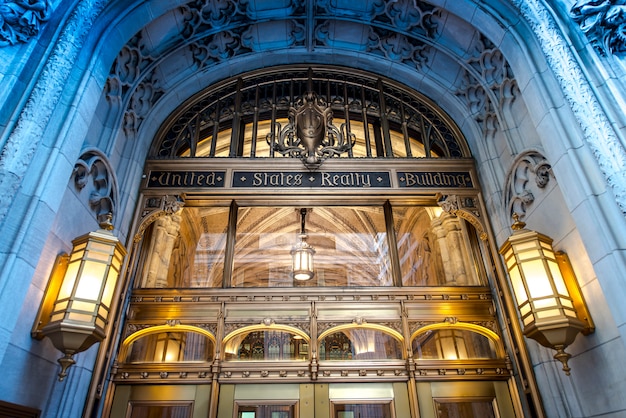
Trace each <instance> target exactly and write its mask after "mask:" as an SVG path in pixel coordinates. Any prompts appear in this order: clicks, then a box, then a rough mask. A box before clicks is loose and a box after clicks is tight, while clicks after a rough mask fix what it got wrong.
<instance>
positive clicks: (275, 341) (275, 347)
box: [224, 330, 309, 361]
mask: <svg viewBox="0 0 626 418" xmlns="http://www.w3.org/2000/svg"><path fill="white" fill-rule="evenodd" d="M224 351H225V359H226V360H251V361H265V360H269V361H272V360H274V361H278V360H307V359H308V358H309V344H308V342H307V341H306V340H304V339H303V338H302V337H301V336H299V335H296V334H292V333H289V332H286V331H274V330H272V331H252V332H249V333H245V334H240V335H237V336H235V337H233V338H231V339H229V340H228V341H227V342H226V344H225V348H224Z"/></svg>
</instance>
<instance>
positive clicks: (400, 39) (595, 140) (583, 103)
mask: <svg viewBox="0 0 626 418" xmlns="http://www.w3.org/2000/svg"><path fill="white" fill-rule="evenodd" d="M150 3H151V4H150V5H148V2H144V3H142V4H138V5H137V9H135V11H137V10H139V9H140V8H142V7H144V8H146V10H147V8H149V7H152V8H154V10H152V9H151V11H150V12H147V11H146V13H145V14H144V16H146V18H147V16H159V17H157V18H155V19H154V20H152V21H145V23H141V22H135V23H134V24H133V25H126V26H128V27H132V26H134V27H136V28H140V27H141V26H142V24H143V25H144V26H143V29H141V30H139V32H137V34H136V35H135V36H133V37H132V38H131V39H130V41H129V42H127V46H126V47H124V48H122V50H123V51H121V52H120V56H119V57H118V59H117V60H115V63H114V65H113V66H112V67H111V71H110V74H109V77H108V82H107V84H106V88H105V92H104V93H105V96H106V97H107V99H109V98H110V100H111V103H120V100H121V101H123V103H120V104H121V105H122V106H123V107H122V109H127V110H126V111H124V110H122V111H120V112H116V115H115V116H114V117H113V118H112V119H115V118H116V117H117V115H118V113H119V114H120V116H119V119H118V120H117V122H114V123H113V125H115V127H119V126H123V127H124V128H125V129H126V133H127V135H128V136H127V138H129V139H132V138H133V137H132V135H129V134H133V133H136V132H137V130H138V129H139V128H140V127H141V122H142V121H143V120H144V119H145V118H146V116H147V115H148V113H149V112H150V110H151V109H152V108H153V107H154V105H155V104H156V102H157V101H158V100H159V98H160V97H162V96H163V94H164V92H165V91H167V89H169V88H171V87H172V86H176V85H181V83H182V81H183V80H184V79H185V78H190V77H191V75H192V74H194V73H198V72H199V71H204V72H205V73H207V72H210V70H211V69H213V68H215V67H216V64H220V63H223V62H225V61H226V60H228V59H231V58H233V57H239V56H243V55H244V54H250V55H251V54H253V53H255V52H260V51H264V50H283V51H285V50H289V51H294V50H295V49H298V50H299V51H300V53H301V54H307V53H309V54H311V53H312V52H315V57H316V58H315V59H316V62H317V60H322V61H324V59H323V54H324V53H326V54H327V56H328V60H329V62H330V61H332V60H335V59H336V57H337V56H339V55H337V54H336V53H335V52H334V51H336V50H344V51H352V52H353V53H354V54H355V57H359V58H358V59H357V60H356V61H355V62H358V63H361V62H362V61H361V60H362V59H365V60H367V59H369V58H367V57H371V58H372V59H371V60H370V61H371V62H374V61H377V57H378V60H380V59H381V58H382V59H384V60H386V61H387V62H389V64H390V65H387V67H388V68H395V69H398V68H404V69H409V70H411V71H415V72H420V71H421V73H422V74H423V75H424V76H425V77H422V78H423V79H426V78H428V77H430V75H432V74H441V75H445V74H456V75H461V73H459V72H457V71H456V69H455V68H453V67H450V66H447V64H448V63H451V62H456V64H459V65H460V63H462V62H465V64H464V65H463V67H462V71H467V73H468V74H469V75H470V76H471V77H472V79H473V80H476V81H480V82H479V83H477V85H479V86H480V88H475V87H472V86H474V84H468V83H466V82H465V81H464V80H466V79H467V78H466V77H463V76H460V77H454V78H453V77H449V78H448V80H447V81H446V80H442V79H439V80H438V82H448V83H451V85H450V86H449V87H450V89H454V90H456V91H458V92H459V94H458V95H457V97H463V96H465V97H471V100H470V99H465V100H466V104H467V105H468V106H469V105H470V104H471V103H473V107H472V108H474V109H476V112H475V113H474V114H475V116H474V119H475V121H476V122H477V123H478V125H479V126H481V127H482V133H483V136H485V137H489V136H491V133H492V132H495V130H496V129H497V127H498V123H500V121H499V119H498V118H497V117H495V118H494V117H493V115H496V116H497V115H498V111H499V109H503V107H502V106H501V103H505V104H506V103H510V102H511V100H510V99H513V98H514V97H515V95H514V94H513V95H511V93H512V92H515V91H516V89H515V88H513V87H514V84H513V83H512V81H513V80H514V78H513V77H512V74H513V73H512V71H510V70H511V68H510V66H509V67H507V66H508V63H507V64H506V66H504V62H505V61H506V60H504V61H502V62H503V64H502V65H503V66H501V67H499V68H501V69H505V68H506V69H507V70H506V72H505V71H499V70H498V71H494V70H495V69H496V68H498V67H497V66H495V67H494V65H493V63H494V62H498V60H499V58H498V54H497V53H496V51H497V50H498V48H496V47H493V44H490V43H489V42H490V40H489V38H488V37H486V36H484V35H482V34H480V33H479V32H472V33H469V32H468V34H467V35H468V36H459V33H456V34H451V35H453V36H450V37H448V38H445V40H448V41H451V42H449V43H443V42H439V41H441V40H442V39H444V38H443V37H444V35H445V34H446V32H445V30H446V26H445V25H444V24H443V22H444V19H443V17H444V14H445V13H446V11H445V9H442V8H440V7H438V6H433V5H432V4H427V3H425V2H419V3H416V2H414V1H413V0H402V1H397V2H382V1H371V2H352V3H350V4H351V6H350V7H351V9H350V10H347V9H341V10H334V9H332V8H333V7H335V9H336V8H337V7H336V2H332V1H328V0H317V2H316V3H315V6H316V7H317V9H319V10H321V11H325V13H326V14H325V15H324V16H326V17H327V18H326V19H325V20H324V22H328V23H327V24H326V26H324V28H328V29H327V30H322V29H320V30H319V31H312V33H313V36H311V31H310V30H308V31H307V32H306V33H304V34H303V32H302V31H301V29H302V25H301V23H298V22H309V21H312V22H319V21H320V19H319V18H318V17H319V16H316V15H310V16H309V15H306V16H305V12H304V11H305V9H304V8H305V5H306V4H312V3H309V2H304V1H302V0H292V1H289V2H283V3H284V6H283V7H282V8H281V9H280V11H277V10H272V9H268V8H265V9H261V8H259V6H257V5H256V4H257V2H250V1H241V2H235V1H234V0H224V1H222V2H213V1H208V0H207V1H204V0H194V1H192V2H188V3H185V2H183V1H179V2H177V3H178V5H174V3H175V2H171V3H167V6H165V5H164V3H161V4H157V3H158V2H150ZM433 3H434V2H433ZM438 3H439V1H438ZM453 3H454V2H450V4H451V5H452V4H453ZM458 3H461V1H459V2H458ZM469 3H470V2H468V6H469ZM5 4H6V2H5ZM108 4H109V2H108V1H87V0H80V1H78V2H76V5H75V7H74V9H73V10H71V11H68V12H67V17H68V18H67V21H66V23H65V26H64V27H63V28H60V31H59V39H58V41H57V42H56V44H55V45H54V47H53V48H52V50H51V53H50V55H49V58H48V60H47V61H46V62H45V64H43V66H42V71H41V75H40V76H39V78H38V79H37V80H36V81H35V82H34V85H33V89H32V92H31V93H30V96H29V97H28V100H27V101H26V104H25V106H24V109H23V111H22V112H21V113H20V116H19V118H18V120H17V121H16V123H15V125H14V127H13V129H12V131H11V132H10V133H9V134H8V137H7V140H6V143H5V146H4V148H3V150H2V153H1V155H0V224H2V223H3V221H4V220H5V218H6V216H7V213H8V211H9V208H10V204H11V202H12V201H13V199H12V196H14V195H15V193H16V191H17V190H18V188H19V186H20V184H21V183H22V181H23V179H24V177H25V175H26V172H27V170H28V169H29V166H30V164H29V163H30V161H31V160H32V158H33V155H34V153H35V151H36V150H37V149H38V146H39V144H40V143H41V138H44V137H45V130H46V127H47V125H48V124H49V123H51V121H52V120H53V118H52V115H53V112H54V109H55V108H56V106H57V105H58V104H59V102H60V100H61V96H62V92H63V86H64V85H65V83H67V82H68V80H70V77H71V74H72V71H73V70H74V69H75V68H76V67H75V66H74V65H73V63H75V62H76V61H77V60H78V58H79V55H80V51H81V49H82V48H83V47H84V46H85V45H86V44H87V42H88V40H89V36H90V34H92V35H94V36H98V38H99V39H101V40H102V42H109V41H105V40H106V39H109V37H108V33H107V32H106V31H109V30H110V31H112V32H115V33H117V32H118V29H117V28H116V26H115V25H114V24H111V25H106V24H105V25H99V26H97V27H98V28H100V29H96V22H97V21H98V19H100V18H101V19H106V18H107V16H108V15H106V14H104V13H102V12H103V10H104V9H105V8H106V7H107V6H108ZM170 4H171V5H172V6H170ZM258 4H261V3H258ZM262 4H269V2H263V3H262ZM342 4H343V3H342ZM474 6H475V5H474ZM165 7H172V8H171V9H169V10H164V8H165ZM451 7H452V6H451ZM498 7H499V8H502V9H507V10H502V12H503V13H501V14H499V15H498V16H509V15H510V16H515V19H521V21H522V23H523V25H524V26H525V27H526V28H527V29H528V30H529V32H530V33H531V34H532V35H534V38H535V39H536V41H537V42H538V43H539V44H540V45H541V47H542V50H543V52H544V55H545V57H546V60H547V64H548V66H549V67H550V68H551V69H552V71H553V72H554V73H555V75H556V79H557V82H558V83H559V84H560V87H561V88H562V90H563V91H564V95H565V98H566V99H567V101H568V103H569V105H570V107H571V109H572V110H573V112H574V115H575V117H576V119H577V120H578V122H579V125H580V127H581V129H582V131H583V135H584V139H585V140H586V142H587V144H588V146H589V147H590V149H591V150H592V152H593V154H594V156H595V158H596V160H597V161H598V164H599V167H600V169H601V170H602V172H603V174H604V176H605V178H606V179H607V182H608V184H609V185H610V187H611V188H612V190H613V193H614V196H615V197H616V201H617V203H618V205H619V206H620V208H621V210H622V212H623V213H626V180H624V176H623V174H622V172H623V167H624V166H625V165H626V150H625V149H624V147H623V145H622V144H621V143H620V140H619V138H618V137H617V135H616V133H615V131H614V129H613V127H612V126H611V124H610V122H609V120H608V118H607V117H606V114H605V113H604V112H603V110H602V108H601V106H600V104H599V103H598V100H597V99H596V98H595V96H594V94H593V92H592V90H591V88H590V86H589V84H588V82H587V81H586V79H585V76H584V74H583V73H582V71H581V69H580V68H579V66H578V63H577V60H576V58H575V57H574V55H573V51H572V50H571V48H569V46H568V45H569V44H568V41H567V39H566V37H565V36H564V34H563V33H562V32H561V30H560V28H559V26H558V25H557V24H556V22H555V20H554V18H553V16H552V14H551V13H550V11H549V10H548V9H546V7H545V5H544V4H543V2H542V1H541V0H510V1H509V2H504V1H502V2H500V3H496V4H494V10H495V8H498ZM194 8H195V9H199V10H202V11H203V13H201V14H200V15H199V14H198V13H190V11H191V10H192V9H194ZM225 8H226V9H225ZM228 8H230V9H228ZM458 8H459V10H461V9H463V8H464V6H459V7H458ZM317 9H316V10H317ZM229 10H230V11H229ZM329 11H336V12H337V13H335V14H331V13H329ZM504 11H506V12H507V13H504ZM509 12H510V13H509ZM272 13H274V14H272ZM280 13H282V14H280ZM295 13H299V16H300V18H299V19H298V18H293V17H292V15H293V14H295ZM481 13H486V12H485V11H484V10H481ZM113 15H114V16H115V17H116V19H117V20H116V21H117V22H120V21H122V20H123V19H128V15H126V14H125V11H124V10H123V9H122V10H117V12H116V13H115V14H111V16H113ZM418 15H419V16H424V17H426V19H425V20H424V18H422V17H418ZM133 16H142V15H141V14H140V13H138V12H137V13H135V14H133ZM200 17H202V19H200V20H198V19H199V18H200ZM310 17H313V18H310ZM322 17H323V16H322ZM331 17H332V19H331ZM179 18H185V19H186V20H184V25H181V28H183V29H184V30H183V29H176V28H174V29H176V30H172V31H171V32H167V33H168V36H167V37H162V38H159V37H156V38H152V39H161V40H162V41H164V42H161V43H160V44H158V45H155V44H152V43H151V42H149V39H151V38H150V37H149V35H150V31H151V30H154V28H157V27H162V28H168V26H167V23H168V22H169V23H172V22H181V20H180V19H179ZM445 18H446V19H445V21H446V22H452V21H454V22H455V23H459V24H460V25H462V26H463V25H464V27H466V28H470V29H472V30H475V29H473V26H471V24H470V23H468V22H467V21H466V20H464V19H463V18H462V17H459V16H455V15H452V14H451V13H449V14H447V15H445ZM489 18H491V19H493V22H494V23H496V24H497V23H498V22H499V23H501V26H502V27H506V28H515V27H517V26H519V25H518V23H517V20H516V21H515V22H513V23H515V24H513V23H512V22H506V21H503V20H502V19H505V18H503V17H497V16H496V15H495V14H494V15H491V16H490V17H489ZM277 21H278V22H279V23H278V26H270V25H269V24H270V23H272V24H274V23H275V22H277ZM338 21H343V22H347V23H349V24H351V25H353V26H343V28H344V29H347V28H350V30H345V31H343V32H342V31H337V30H336V29H337V26H336V25H337V23H336V22H338ZM245 22H248V23H250V22H255V24H254V26H250V25H246V24H245ZM333 22H335V23H333ZM229 25H230V26H229ZM280 25H282V26H280ZM333 25H335V26H333ZM393 25H395V26H396V27H393ZM201 27H204V28H206V31H204V32H203V31H202V30H201ZM277 27H282V28H283V30H282V31H281V30H278V31H276V30H275V29H277ZM102 28H107V29H102ZM307 28H308V27H307ZM320 28H321V26H320ZM192 29H193V30H192ZM311 29H313V28H311ZM330 29H333V30H332V31H331V30H330ZM359 29H360V30H361V31H360V32H359ZM96 30H101V31H102V32H101V33H100V32H99V33H97V34H96V33H94V32H95V31H96ZM509 30H513V29H509ZM244 32H245V36H242V35H243V34H244ZM201 33H202V34H204V35H205V36H204V37H201ZM281 33H282V34H287V35H285V37H283V38H280V37H279V38H277V34H281ZM359 33H360V34H361V36H360V37H358V39H359V41H358V42H355V41H354V39H353V38H349V37H348V38H346V37H345V36H343V37H342V36H338V35H341V34H359ZM303 35H305V37H304V38H303V37H302V36H303ZM331 35H332V36H331ZM370 35H371V36H370ZM376 35H377V36H378V37H376ZM474 35H475V36H474ZM454 39H457V40H460V39H464V40H470V39H471V41H469V42H474V43H475V44H472V45H463V46H462V48H461V45H459V43H458V42H456V43H455V42H453V41H454ZM179 40H182V41H181V42H177V41H179ZM351 40H352V41H351ZM531 42H532V41H531ZM192 44H193V45H195V46H197V47H192ZM481 45H482V46H481ZM485 45H486V47H485ZM437 48H439V49H437ZM174 51H175V52H178V53H177V54H173V53H172V52H174ZM461 51H471V56H468V55H464V53H461ZM485 51H493V54H491V53H487V54H483V52H485ZM294 52H295V51H294ZM436 52H441V56H440V58H442V59H441V60H438V62H441V63H443V64H444V65H446V68H442V71H440V72H439V73H438V72H437V71H436V70H437V69H434V68H432V67H429V66H430V65H432V63H434V62H435V61H436V60H435V59H434V58H435V53H436ZM455 53H457V58H460V59H459V60H456V61H453V60H451V57H454V54H455ZM309 56H310V55H309ZM490 56H491V57H493V58H494V59H487V60H485V59H484V58H488V57H490ZM156 57H161V58H159V59H163V58H166V60H165V61H161V62H158V61H157V58H156ZM276 57H280V55H276ZM361 57H363V58H361ZM481 57H482V58H481ZM495 58H498V59H495ZM503 58H504V55H503ZM470 60H473V61H472V62H469V61H470ZM258 62H259V63H258V65H262V64H263V62H262V60H258ZM520 62H526V63H527V64H520V65H532V64H531V63H529V61H520ZM163 64H166V65H163ZM479 67H480V71H478V68H479ZM528 70H529V71H533V69H532V68H529V69H528ZM459 71H461V70H460V69H459ZM494 74H496V75H498V76H497V77H492V76H493V75H494ZM166 75H170V76H171V77H172V78H171V79H169V80H168V79H166V78H167V77H166ZM500 75H506V76H503V77H501V76H500ZM454 80H456V81H454ZM488 80H492V82H488ZM483 81H484V82H483ZM504 81H506V82H504ZM496 93H499V94H502V96H497V95H496ZM503 98H504V99H505V100H501V99H503ZM487 99H488V101H487ZM459 102H461V99H460V98H459ZM131 110H132V111H131ZM503 128H506V127H501V130H502V131H503V132H505V131H506V129H503ZM114 131H116V130H114ZM116 132H117V131H116Z"/></svg>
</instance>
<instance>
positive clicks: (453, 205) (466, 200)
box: [437, 195, 487, 241]
mask: <svg viewBox="0 0 626 418" xmlns="http://www.w3.org/2000/svg"><path fill="white" fill-rule="evenodd" d="M437 204H438V205H439V206H441V209H443V210H444V212H446V213H449V214H451V215H454V216H458V217H459V218H461V219H465V220H466V221H467V222H469V223H470V224H472V226H474V228H476V231H477V232H478V236H479V237H480V239H481V240H483V241H486V240H487V232H485V225H484V224H483V221H482V218H481V216H480V212H479V210H478V206H477V205H476V199H475V198H473V197H460V196H456V195H449V196H443V197H442V198H441V199H439V201H438V202H437Z"/></svg>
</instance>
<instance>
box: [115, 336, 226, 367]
mask: <svg viewBox="0 0 626 418" xmlns="http://www.w3.org/2000/svg"><path fill="white" fill-rule="evenodd" d="M213 352H214V347H213V342H212V341H211V340H210V339H209V338H208V337H206V336H205V335H202V334H198V333H196V332H159V333H153V334H148V335H145V336H143V337H140V338H138V339H136V340H135V341H133V342H132V343H131V345H130V347H129V349H128V354H127V355H126V359H125V362H126V363H176V362H183V361H184V362H187V361H210V360H212V357H213Z"/></svg>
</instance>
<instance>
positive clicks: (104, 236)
mask: <svg viewBox="0 0 626 418" xmlns="http://www.w3.org/2000/svg"><path fill="white" fill-rule="evenodd" d="M101 227H102V229H100V230H98V231H95V232H91V233H89V234H86V235H83V236H81V237H78V238H76V239H75V240H74V241H73V242H72V244H73V250H72V253H71V254H70V255H69V256H64V257H63V258H64V259H65V260H66V261H65V262H64V263H63V266H65V265H66V266H67V267H66V268H65V271H64V273H63V272H60V273H56V272H53V274H52V277H54V278H55V281H57V278H58V279H59V280H61V282H60V283H54V284H49V289H50V292H52V291H54V290H52V289H58V290H57V294H56V298H55V299H54V302H53V303H51V304H50V305H48V303H49V302H48V300H50V301H51V300H52V299H51V297H50V296H46V298H45V299H44V303H43V304H42V308H41V309H40V315H41V317H40V318H39V319H38V322H41V328H40V329H37V330H35V332H34V333H33V335H34V336H35V337H37V338H41V336H46V337H48V338H50V340H51V341H52V343H53V344H54V346H55V347H56V348H57V349H59V350H60V351H62V352H63V353H65V357H63V358H62V359H60V360H59V362H60V363H61V366H62V370H61V373H60V374H59V378H60V380H63V378H64V377H65V376H66V375H67V372H66V369H67V367H69V366H71V365H72V364H74V360H73V359H72V356H73V355H74V354H75V353H78V352H81V351H84V350H86V349H87V348H89V347H90V346H91V345H93V344H94V343H96V342H99V341H102V339H103V338H104V337H105V328H106V325H107V321H108V316H109V312H110V310H111V303H112V301H113V294H114V291H115V286H116V282H117V277H118V275H119V274H120V271H121V268H122V262H123V259H124V256H125V255H126V250H125V249H124V247H123V246H122V245H121V243H120V242H119V240H118V239H117V238H116V237H115V236H114V235H113V234H112V233H111V231H110V230H111V229H112V225H111V224H110V219H107V221H106V222H103V223H102V225H101ZM52 297H53V296H52ZM44 305H45V306H44ZM40 335H41V336H40Z"/></svg>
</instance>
